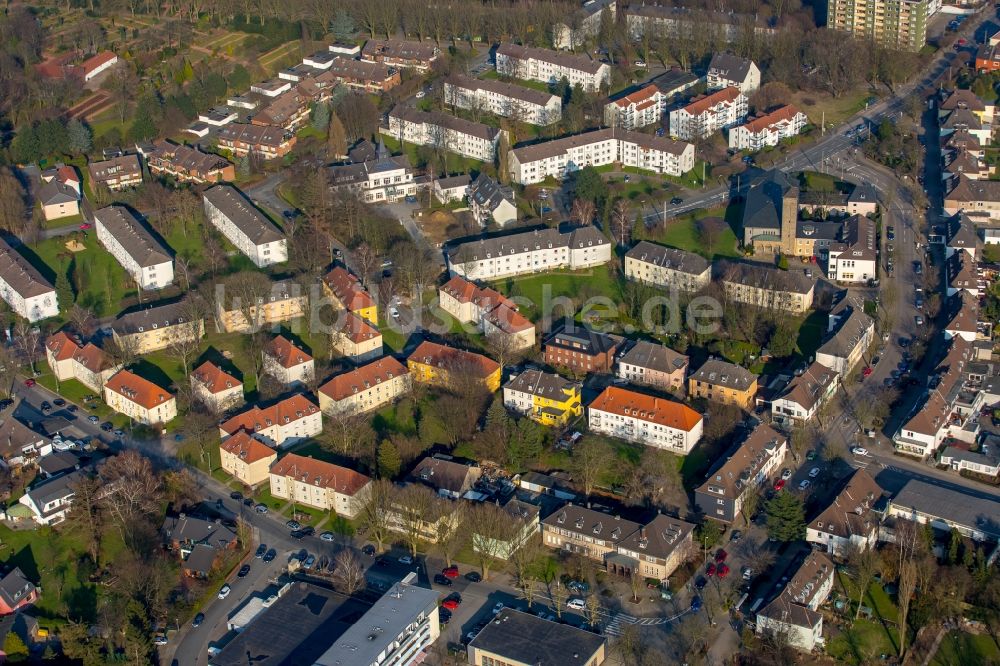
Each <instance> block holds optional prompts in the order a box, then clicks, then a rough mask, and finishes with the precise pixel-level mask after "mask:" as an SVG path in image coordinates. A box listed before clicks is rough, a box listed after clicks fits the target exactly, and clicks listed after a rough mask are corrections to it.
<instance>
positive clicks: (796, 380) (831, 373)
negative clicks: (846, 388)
mask: <svg viewBox="0 0 1000 666" xmlns="http://www.w3.org/2000/svg"><path fill="white" fill-rule="evenodd" d="M839 385H840V375H839V374H838V373H837V372H836V371H835V370H832V369H831V368H828V367H826V366H825V365H823V364H822V363H820V362H819V361H814V362H813V364H812V365H810V366H809V367H808V368H806V369H805V370H804V371H803V372H802V374H800V375H795V376H794V377H792V379H791V381H790V382H789V383H788V384H787V385H786V386H785V388H784V389H783V390H782V391H780V392H779V393H778V395H777V397H775V399H774V400H772V401H771V420H772V421H773V422H774V423H778V424H781V425H784V426H787V427H789V428H792V427H795V426H796V425H801V424H803V423H805V422H806V421H809V420H811V419H812V418H813V417H815V416H816V412H818V411H819V410H820V408H821V407H822V406H823V405H824V404H826V402H827V401H828V400H829V399H830V398H831V397H833V394H834V393H836V392H837V387H838V386H839Z"/></svg>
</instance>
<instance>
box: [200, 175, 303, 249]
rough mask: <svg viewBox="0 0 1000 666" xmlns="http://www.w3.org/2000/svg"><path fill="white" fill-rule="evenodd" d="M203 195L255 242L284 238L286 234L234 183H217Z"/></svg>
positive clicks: (261, 242)
mask: <svg viewBox="0 0 1000 666" xmlns="http://www.w3.org/2000/svg"><path fill="white" fill-rule="evenodd" d="M202 196H203V197H205V200H206V201H208V202H210V203H211V204H212V205H213V206H215V207H216V208H217V209H219V210H220V211H221V212H222V214H223V215H225V216H226V217H227V218H229V221H230V222H232V223H233V224H234V225H235V226H236V228H237V229H239V230H240V231H241V232H242V233H243V234H244V235H245V236H246V237H247V238H249V239H250V241H251V242H253V243H254V244H256V245H263V244H264V243H274V242H275V241H280V240H284V238H285V236H284V234H282V233H281V230H280V229H278V227H276V226H274V223H273V222H271V221H270V220H269V219H267V218H266V217H265V216H264V214H263V213H261V212H260V211H259V210H258V209H257V208H256V207H255V206H254V205H253V204H251V203H250V201H248V200H247V198H246V196H245V195H244V194H243V193H242V192H240V191H239V190H237V189H236V188H235V187H233V186H232V185H216V186H215V187H212V188H210V189H208V190H205V192H204V193H203V194H202Z"/></svg>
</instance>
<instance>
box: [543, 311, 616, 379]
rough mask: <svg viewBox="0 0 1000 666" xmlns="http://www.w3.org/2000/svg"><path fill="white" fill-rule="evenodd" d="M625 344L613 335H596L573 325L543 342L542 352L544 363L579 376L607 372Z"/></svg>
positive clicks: (562, 328) (587, 329) (558, 329)
mask: <svg viewBox="0 0 1000 666" xmlns="http://www.w3.org/2000/svg"><path fill="white" fill-rule="evenodd" d="M624 342H625V339H624V338H623V337H621V336H620V335H615V334H613V333H598V332H597V331H592V330H590V329H589V328H584V327H582V326H577V325H573V324H571V325H570V326H568V327H567V326H565V325H562V326H559V328H557V329H556V330H554V331H553V332H552V334H551V335H550V336H549V337H548V339H547V340H546V341H545V343H544V345H543V346H542V353H543V355H544V359H545V362H546V363H547V364H549V365H551V366H554V367H560V368H566V369H567V370H569V371H571V372H574V373H576V374H579V375H589V374H592V373H610V372H611V369H612V368H613V366H614V363H615V354H617V353H618V350H619V349H621V347H622V344H623V343H624Z"/></svg>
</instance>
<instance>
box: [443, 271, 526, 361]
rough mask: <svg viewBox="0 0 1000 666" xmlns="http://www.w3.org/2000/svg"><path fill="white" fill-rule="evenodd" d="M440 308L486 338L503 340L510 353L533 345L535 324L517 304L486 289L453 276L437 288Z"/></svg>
mask: <svg viewBox="0 0 1000 666" xmlns="http://www.w3.org/2000/svg"><path fill="white" fill-rule="evenodd" d="M438 303H439V305H440V306H441V309H442V310H444V311H445V312H447V313H448V314H450V315H451V316H453V317H455V318H456V319H458V320H459V321H460V322H462V323H467V324H475V325H476V326H477V327H479V330H481V331H482V332H483V334H484V335H485V336H486V337H487V338H493V339H496V338H497V337H505V338H507V340H508V343H509V344H507V346H508V348H510V349H512V350H521V349H528V348H530V347H533V346H534V345H535V325H534V324H532V323H531V322H530V321H529V320H528V319H527V318H525V317H524V315H522V314H520V313H519V312H518V311H517V305H515V304H514V302H513V301H510V300H508V299H506V298H504V297H503V296H501V295H500V294H499V293H497V292H496V291H494V290H492V289H489V288H487V287H479V286H477V285H476V284H474V283H472V282H469V281H468V280H466V279H465V278H463V277H461V276H459V275H456V276H454V277H452V278H451V279H450V280H449V281H448V282H447V283H445V284H444V285H442V286H441V287H440V288H439V289H438Z"/></svg>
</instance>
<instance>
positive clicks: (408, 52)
mask: <svg viewBox="0 0 1000 666" xmlns="http://www.w3.org/2000/svg"><path fill="white" fill-rule="evenodd" d="M440 57H441V49H439V48H438V47H437V46H436V45H435V44H434V43H433V42H415V41H410V40H405V39H369V40H368V41H367V42H365V45H364V47H363V48H362V49H361V59H362V60H368V61H370V62H379V63H382V64H384V65H388V66H390V67H396V68H399V69H415V70H417V71H418V72H426V71H428V70H429V69H430V68H431V67H433V66H434V63H435V62H437V60H438V59H439V58H440Z"/></svg>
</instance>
